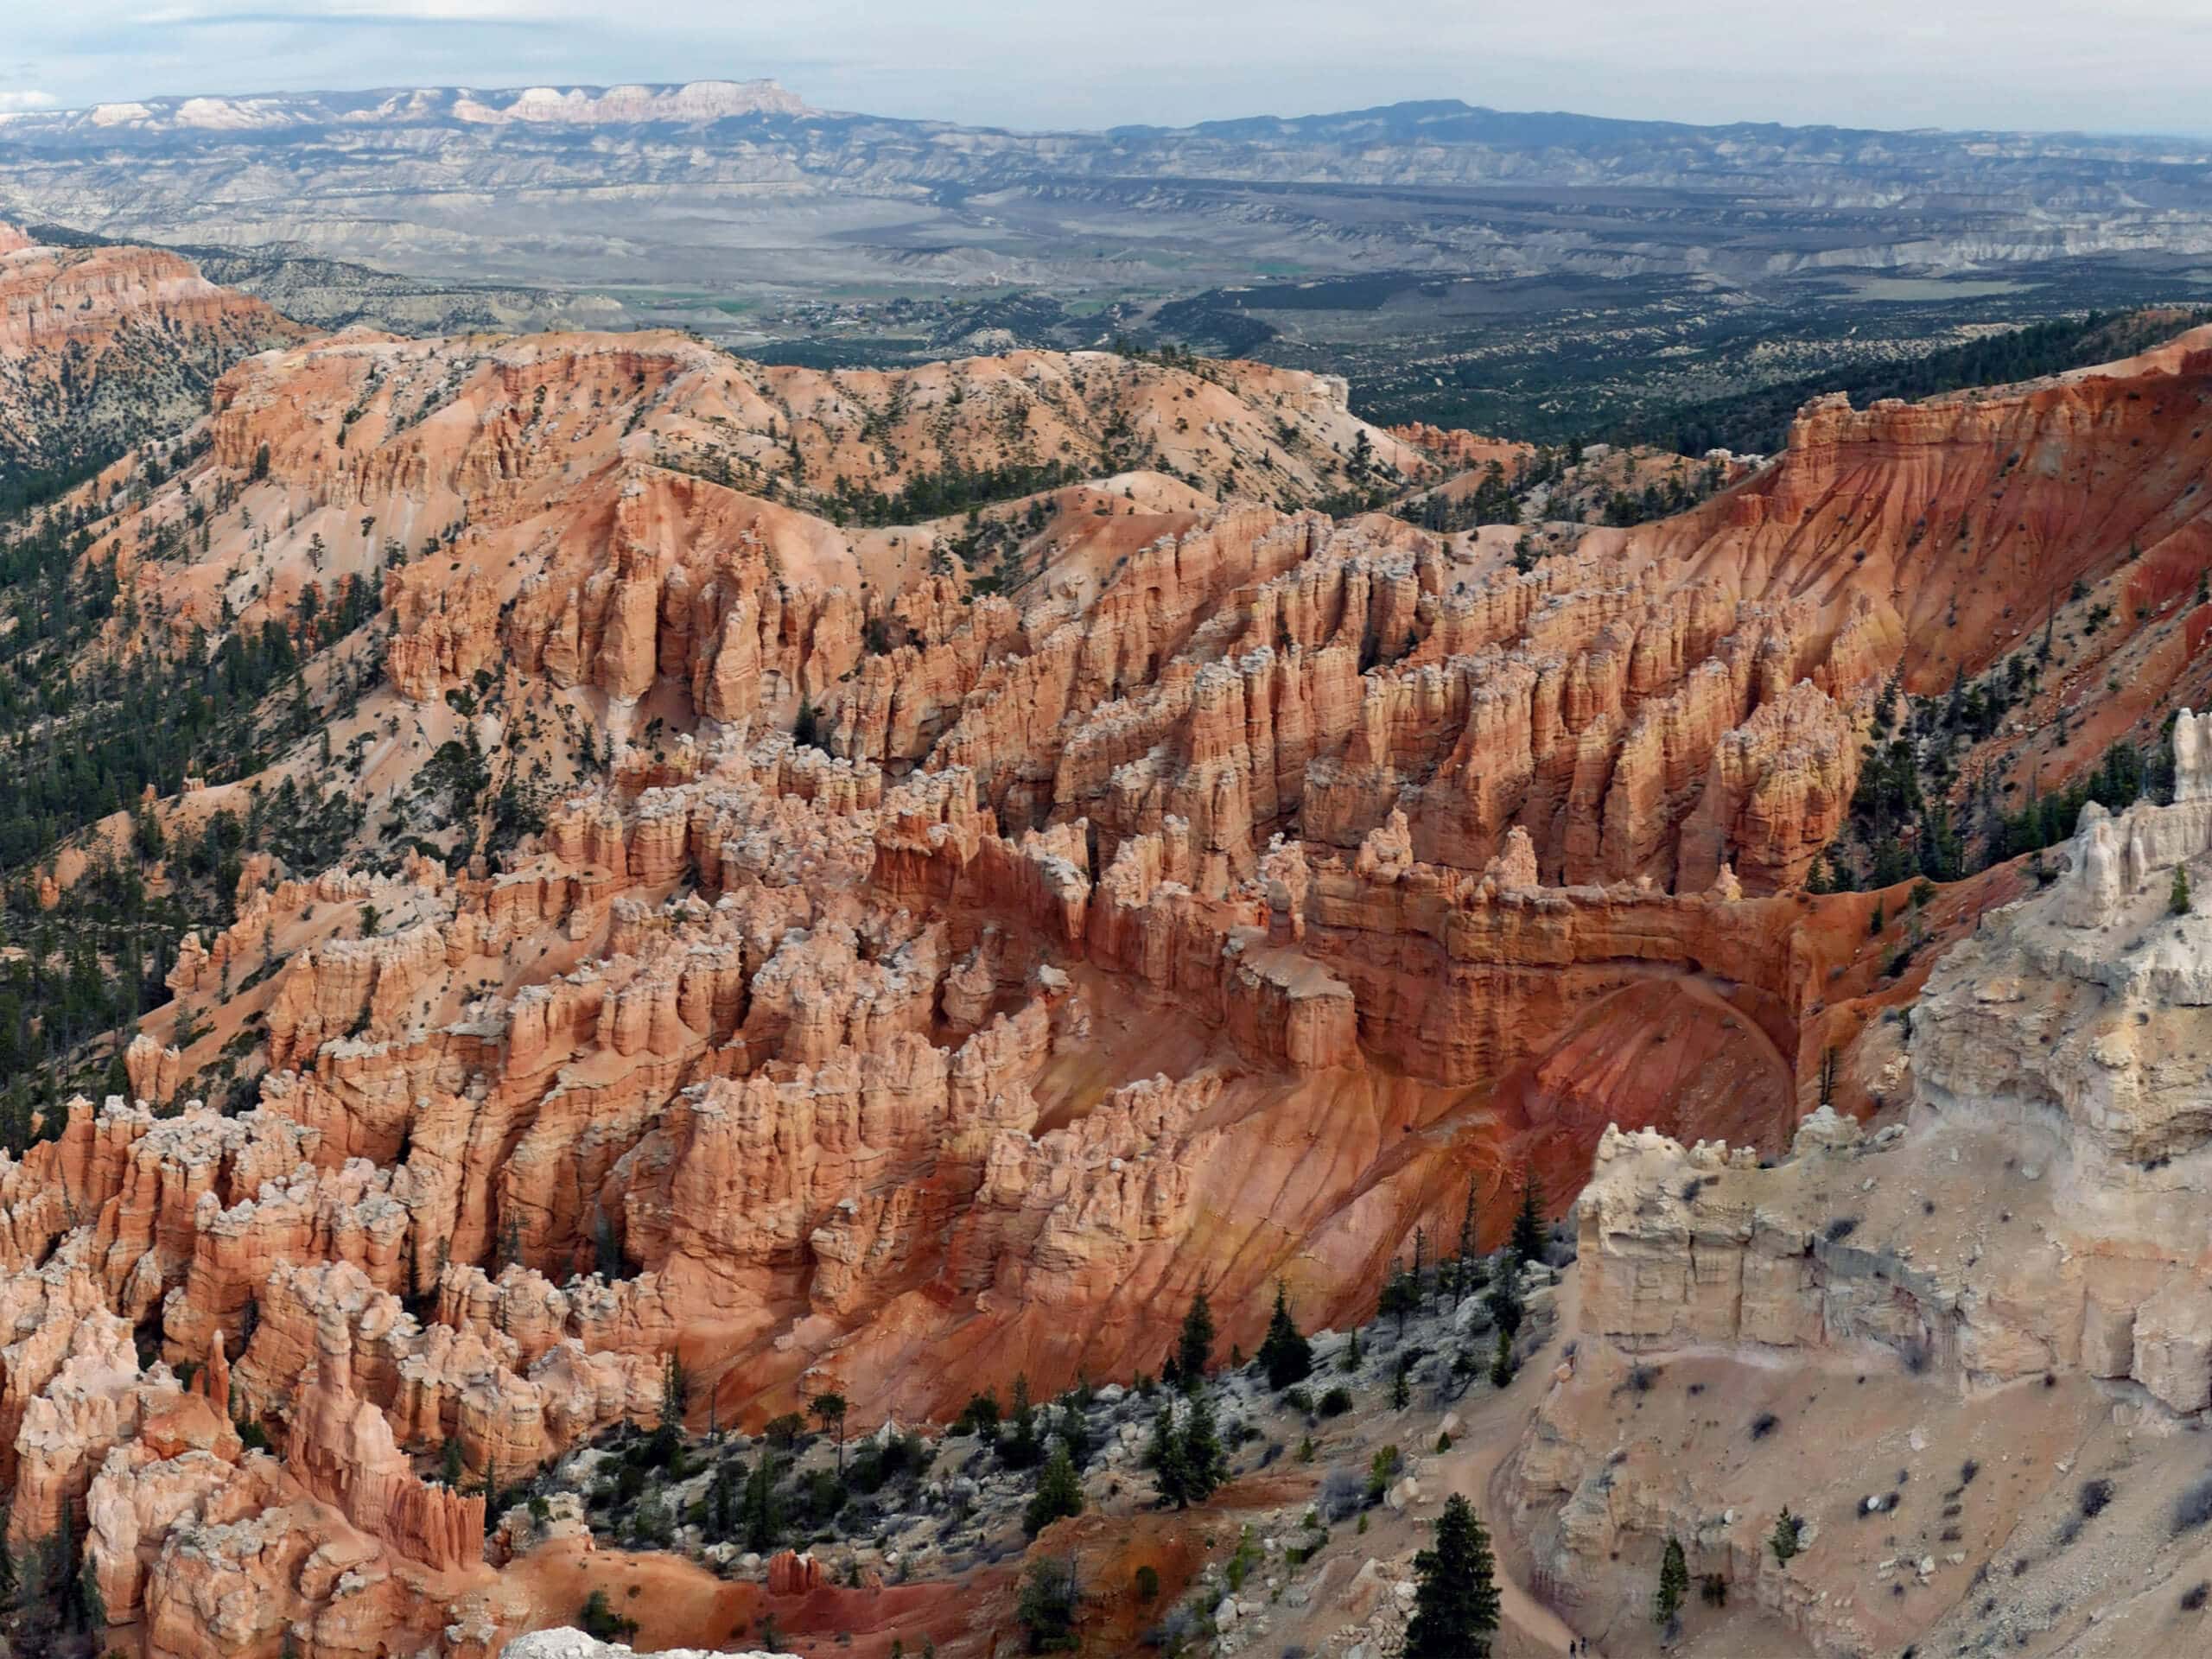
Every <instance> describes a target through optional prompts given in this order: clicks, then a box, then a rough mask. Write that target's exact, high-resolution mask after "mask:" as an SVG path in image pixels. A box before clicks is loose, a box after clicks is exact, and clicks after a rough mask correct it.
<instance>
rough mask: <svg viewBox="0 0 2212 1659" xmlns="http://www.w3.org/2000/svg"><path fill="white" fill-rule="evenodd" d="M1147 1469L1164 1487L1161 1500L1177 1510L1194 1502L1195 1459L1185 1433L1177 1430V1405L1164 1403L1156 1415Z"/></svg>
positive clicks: (1145, 1455) (1169, 1402) (1171, 1402)
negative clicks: (1191, 1455)
mask: <svg viewBox="0 0 2212 1659" xmlns="http://www.w3.org/2000/svg"><path fill="white" fill-rule="evenodd" d="M1144 1460H1145V1466H1146V1467H1147V1468H1149V1469H1150V1470H1151V1471H1152V1472H1153V1475H1154V1478H1155V1479H1156V1480H1157V1481H1158V1482H1159V1483H1160V1502H1161V1503H1173V1505H1174V1506H1175V1507H1176V1508H1177V1509H1184V1508H1186V1507H1187V1506H1188V1505H1189V1503H1190V1502H1191V1459H1190V1454H1189V1452H1187V1451H1186V1450H1185V1446H1184V1442H1183V1435H1182V1431H1180V1430H1179V1429H1178V1428H1177V1427H1175V1402H1173V1400H1163V1401H1161V1402H1160V1409H1159V1410H1158V1411H1157V1412H1155V1413H1154V1414H1153V1419H1152V1444H1151V1445H1150V1446H1147V1447H1146V1448H1145V1454H1144Z"/></svg>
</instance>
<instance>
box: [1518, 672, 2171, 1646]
mask: <svg viewBox="0 0 2212 1659" xmlns="http://www.w3.org/2000/svg"><path fill="white" fill-rule="evenodd" d="M2208 735H2212V733H2208V731H2207V722H2206V721H2202V720H2200V719H2196V718H2195V717H2192V716H2190V715H2186V714H2185V715H2183V717H2182V720H2181V722H2180V724H2179V726H2178V728H2177V733H2176V748H2177V754H2178V755H2179V756H2180V757H2181V760H2182V765H2181V770H2180V773H2179V777H2178V779H2177V797H2178V798H2177V802H2176V804H2173V805H2171V806H2157V805H2150V804H2142V805H2138V806H2136V807H2133V808H2132V809H2130V810H2128V811H2127V812H2126V813H2125V814H2123V815H2121V816H2120V817H2118V818H2113V817H2110V816H2108V815H2107V814H2105V813H2104V812H2103V811H2102V810H2101V808H2098V807H2096V806H2094V804H2093V805H2092V806H2091V807H2090V808H2089V809H2088V810H2087V811H2086V812H2085V813H2084V815H2083V822H2082V829H2081V831H2080V833H2079V834H2078V835H2077V836H2075V840H2074V842H2073V843H2072V844H2071V846H2070V847H2069V853H2068V859H2067V873H2066V874H2064V875H2063V876H2062V877H2061V878H2060V879H2059V880H2058V881H2057V882H2056V884H2055V885H2054V886H2053V887H2050V888H2048V889H2046V890H2044V891H2042V892H2040V893H2037V895H2035V896H2034V897H2032V898H2031V899H2026V900H2024V901H2022V902H2020V903H2018V904H2016V905H2013V906H2008V907H2006V908H2005V909H2002V910H1999V911H1995V912H1990V913H1988V914H1986V915H1985V916H1984V917H1983V918H1981V921H1980V925H1978V927H1977V929H1976V930H1975V931H1974V933H1973V934H1972V935H1971V936H1970V937H1968V938H1965V939H1962V940H1961V942H1960V943H1959V944H1956V945H1955V946H1954V947H1953V948H1952V949H1951V950H1949V951H1948V953H1947V954H1946V955H1945V956H1944V957H1943V958H1942V961H1941V963H1939V964H1938V965H1937V967H1936V969H1935V971H1934V973H1933V974H1932V975H1931V976H1930V977H1929V982H1928V983H1927V986H1926V988H1925V990H1924V991H1923V995H1922V996H1921V998H1920V1000H1919V1001H1918V1002H1917V1003H1916V1006H1915V1007H1913V1008H1912V1009H1911V1011H1910V1016H1909V1023H1910V1029H1911V1036H1910V1045H1909V1058H1910V1065H1911V1069H1912V1079H1913V1084H1912V1100H1911V1104H1910V1109H1909V1111H1908V1112H1907V1113H1906V1115H1905V1116H1904V1119H1903V1120H1902V1121H1901V1122H1897V1123H1895V1124H1892V1125H1891V1127H1889V1128H1884V1129H1882V1130H1881V1131H1880V1132H1879V1133H1878V1134H1877V1135H1872V1137H1867V1136H1865V1135H1863V1134H1862V1132H1861V1131H1860V1130H1859V1128H1858V1127H1857V1126H1856V1125H1854V1124H1852V1123H1851V1122H1848V1121H1847V1120H1843V1119H1839V1118H1836V1117H1834V1116H1831V1115H1828V1114H1827V1113H1825V1112H1824V1113H1821V1114H1817V1115H1815V1116H1814V1117H1812V1118H1809V1119H1808V1121H1807V1122H1805V1123H1804V1124H1803V1125H1802V1127H1801V1128H1799V1130H1798V1132H1797V1136H1796V1152H1795V1155H1794V1156H1793V1157H1792V1158H1791V1159H1790V1160H1789V1161H1787V1162H1786V1163H1784V1164H1783V1165H1781V1166H1778V1167H1771V1168H1769V1167H1762V1166H1761V1165H1760V1164H1759V1162H1758V1159H1757V1158H1756V1156H1755V1155H1752V1154H1748V1153H1747V1152H1745V1151H1742V1150H1738V1151H1734V1152H1732V1151H1731V1150H1730V1149H1729V1148H1728V1147H1726V1145H1725V1144H1713V1143H1707V1142H1703V1141H1700V1143H1698V1144H1697V1145H1695V1146H1694V1147H1687V1148H1686V1147H1684V1146H1683V1145H1682V1144H1681V1143H1680V1142H1678V1141H1673V1140H1669V1139H1667V1138H1665V1137H1662V1136H1660V1135H1655V1134H1652V1133H1649V1132H1648V1131H1647V1132H1644V1133H1642V1134H1637V1135H1614V1134H1608V1135H1607V1137H1606V1139H1605V1143H1604V1144H1603V1145H1602V1146H1601V1147H1600V1148H1599V1155H1598V1161H1597V1171H1596V1175H1595V1178H1594V1179H1593V1180H1592V1184H1591V1185H1590V1187H1589V1188H1588V1190H1587V1191H1586V1192H1585V1193H1584V1195H1583V1197H1582V1198H1581V1200H1580V1205H1579V1216H1580V1243H1581V1262H1580V1272H1581V1275H1582V1296H1581V1304H1580V1342H1579V1343H1578V1344H1577V1350H1576V1354H1575V1363H1574V1365H1573V1370H1572V1372H1571V1374H1568V1375H1567V1376H1565V1379H1564V1380H1563V1381H1562V1382H1561V1383H1560V1385H1559V1386H1558V1387H1557V1388H1556V1389H1554V1392H1553V1394H1552V1395H1551V1397H1550V1398H1549V1399H1548V1401H1547V1402H1545V1404H1544V1405H1543V1407H1542V1408H1541V1410H1540V1412H1539V1413H1538V1414H1537V1418H1536V1421H1535V1426H1534V1427H1533V1429H1532V1430H1531V1432H1530V1433H1529V1437H1528V1439H1527V1440H1525V1442H1524V1443H1523V1446H1522V1450H1521V1452H1520V1455H1519V1461H1518V1465H1517V1468H1516V1473H1515V1486H1514V1491H1515V1502H1516V1514H1517V1515H1518V1516H1519V1517H1520V1519H1521V1521H1522V1524H1524V1525H1525V1526H1526V1527H1527V1528H1528V1529H1529V1532H1530V1534H1531V1536H1532V1538H1533V1540H1534V1541H1535V1551H1536V1555H1537V1560H1538V1563H1539V1567H1540V1570H1541V1573H1542V1574H1543V1576H1544V1579H1545V1581H1546V1582H1547V1583H1548V1584H1549V1585H1550V1586H1552V1587H1553V1588H1554V1591H1555V1592H1557V1593H1558V1594H1560V1596H1561V1597H1562V1598H1564V1599H1565V1600H1566V1601H1567V1603H1568V1604H1569V1605H1571V1606H1573V1608H1574V1609H1575V1610H1576V1613H1577V1615H1578V1617H1577V1621H1576V1622H1577V1624H1578V1625H1579V1626H1580V1628H1583V1629H1586V1630H1588V1629H1595V1630H1606V1629H1608V1628H1609V1627H1632V1626H1634V1625H1635V1624H1637V1623H1639V1622H1642V1621H1643V1605H1642V1604H1643V1602H1644V1601H1645V1600H1646V1599H1648V1596H1649V1581H1650V1580H1649V1574H1650V1573H1652V1572H1653V1571H1654V1567H1655V1563H1656V1559H1657V1554H1658V1552H1659V1550H1660V1548H1661V1547H1662V1542H1663V1541H1664V1539H1665V1538H1667V1537H1668V1536H1670V1535H1671V1536H1674V1537H1675V1538H1677V1539H1679V1540H1681V1541H1683V1542H1684V1543H1685V1545H1686V1546H1687V1547H1688V1552H1689V1557H1690V1567H1691V1571H1692V1573H1694V1574H1702V1573H1707V1572H1708V1571H1711V1572H1718V1573H1721V1574H1722V1575H1723V1576H1725V1577H1726V1579H1728V1580H1730V1581H1731V1582H1732V1584H1733V1586H1735V1591H1736V1593H1737V1595H1738V1597H1741V1598H1742V1599H1745V1600H1751V1601H1755V1602H1756V1604H1757V1605H1758V1607H1759V1608H1761V1609H1762V1610H1764V1612H1766V1613H1768V1614H1770V1615H1773V1616H1776V1617H1778V1618H1781V1619H1783V1620H1784V1621H1785V1622H1786V1623H1787V1624H1790V1625H1793V1626H1794V1627H1796V1630H1798V1631H1799V1633H1800V1634H1801V1635H1802V1638H1803V1639H1804V1640H1805V1641H1806V1642H1807V1643H1808V1644H1809V1645H1810V1646H1811V1647H1812V1648H1813V1649H1815V1651H1817V1652H1821V1653H1823V1654H1838V1655H1842V1654H1854V1655H1855V1654H1863V1653H1869V1652H1880V1651H1887V1650H1891V1649H1897V1648H1900V1647H1906V1646H1912V1645H1916V1644H1917V1645H1919V1646H1921V1648H1922V1649H1923V1650H1924V1651H1951V1650H1953V1649H1954V1648H1955V1646H1957V1645H1959V1644H1961V1643H1962V1644H1964V1648H1963V1650H1967V1651H1973V1650H1976V1649H1978V1648H1980V1647H1984V1646H1993V1645H2001V1646H2002V1648H2003V1649H2004V1650H2005V1651H2008V1652H2023V1653H2030V1654H2050V1653H2059V1652H2064V1653H2069V1654H2107V1653H2108V1654H2120V1653H2128V1652H2139V1651H2144V1650H2145V1649H2146V1648H2147V1647H2148V1646H2149V1645H2151V1644H2152V1643H2156V1642H2158V1641H2162V1640H2171V1639H2180V1638H2179V1631H2181V1630H2190V1631H2194V1630H2196V1626H2197V1624H2198V1623H2199V1621H2198V1620H2196V1619H2195V1618H2192V1617H2191V1614H2192V1609H2193V1606H2199V1605H2202V1599H2201V1597H2200V1598H2198V1599H2197V1600H2196V1602H2195V1603H2194V1604H2193V1603H2192V1602H2191V1601H2190V1599H2189V1597H2188V1593H2187V1592H2189V1591H2190V1586H2192V1585H2194V1584H2195V1583H2196V1582H2197V1581H2198V1580H2200V1579H2201V1578H2202V1575H2203V1573H2204V1571H2205V1569H2206V1567H2208V1565H2212V1541H2208V1540H2207V1539H2206V1538H2205V1537H2204V1535H2203V1534H2202V1525H2203V1522H2204V1520H2205V1518H2206V1516H2205V1512H2204V1511H2203V1510H2202V1509H2201V1508H2200V1507H2198V1506H2197V1504H2196V1501H2195V1499H2194V1497H2193V1496H2192V1494H2193V1493H2194V1492H2195V1491H2196V1490H2197V1488H2198V1485H2199V1484H2201V1483H2202V1480H2203V1478H2204V1474H2203V1469H2202V1459H2201V1458H2198V1457H2196V1456H2194V1455H2192V1454H2191V1453H2190V1452H2189V1450H2188V1446H2189V1443H2190V1435H2191V1433H2193V1432H2194V1431H2195V1430H2196V1429H2198V1428H2200V1427H2202V1421H2203V1419H2204V1414H2205V1413H2206V1411H2207V1409H2208V1408H2212V1325H2208V1322H2207V1308H2208V1306H2212V1303H2208V1288H2207V1286H2206V1283H2205V1281H2204V1277H2203V1262H2202V1250H2201V1248H2200V1246H2201V1242H2202V1234H2203V1230H2204V1226H2205V1221H2206V1217H2207V1216H2208V1214H2212V1196H2208V1192H2207V1189H2206V1186H2205V1185H2204V1180H2203V1173H2202V1166H2203V1161H2204V1157H2205V1147H2206V1144H2207V1138H2206V1127H2207V1121H2208V1120H2207V1111H2208V1096H2207V1095H2206V1091H2205V1089H2204V1084H2203V1078H2202V1066H2201V1065H2198V1064H2196V1063H2195V1061H2194V1058H2192V1057H2193V1056H2194V1055H2195V1054H2196V1052H2198V1051H2199V1046H2200V1045H2201V1041H2202V1030H2201V1027H2202V1024H2203V1020H2204V1014H2203V1008H2204V1007H2205V1006H2206V1004H2207V1001H2208V998H2209V997H2212V992H2208V990H2207V988H2206V986H2205V983H2204V974H2205V963H2207V962H2208V961H2212V931H2209V930H2212V924H2208V923H2207V921H2206V920H2205V918H2203V917H2202V916H2201V915H2199V914H2197V913H2196V912H2194V911H2193V910H2190V909H2188V908H2187V900H2186V899H2181V898H2177V894H2178V893H2179V892H2180V889H2179V887H2177V876H2176V873H2177V871H2185V872H2187V873H2189V874H2190V875H2193V876H2194V877H2195V878H2196V879H2197V880H2202V879H2203V877H2204V875H2205V874H2206V872H2207V870H2208V868H2212V865H2209V864H2208V860H2207V855H2208V852H2212V775H2208V772H2207V770H2206V766H2205V758H2206V757H2205V740H2206V737H2207V736H2208ZM2177 906H2180V907H2181V909H2182V911H2183V913H2179V914H2177V913H2176V910H2177ZM1624 1389H1630V1390H1631V1396H1630V1397H1633V1398H1634V1399H1635V1401H1636V1413H1637V1414H1641V1421H1637V1420H1636V1419H1635V1418H1634V1417H1632V1416H1630V1415H1624V1411H1623V1409H1622V1404H1621V1402H1622V1399H1623V1390H1624ZM1696 1395H1707V1396H1708V1397H1709V1398H1710V1399H1712V1400H1713V1401H1715V1402H1719V1405H1718V1408H1714V1407H1711V1406H1707V1405H1704V1404H1702V1403H1701V1402H1699V1401H1697V1400H1695V1399H1694V1398H1692V1397H1691V1396H1696ZM1893 1465H1895V1467H1896V1472H1895V1474H1894V1475H1892V1474H1891V1472H1890V1471H1891V1467H1892V1466H1893ZM1977 1476H1979V1477H1980V1478H1977ZM1939 1492H1940V1496H1939V1495H1938V1494H1939ZM1785 1506H1786V1507H1787V1508H1788V1509H1789V1510H1791V1511H1792V1512H1794V1513H1795V1514H1796V1516H1800V1517H1802V1520H1803V1522H1804V1523H1805V1524H1804V1528H1803V1532H1802V1549H1801V1551H1800V1552H1799V1553H1797V1554H1794V1555H1793V1556H1791V1557H1789V1559H1786V1560H1781V1559H1777V1552H1776V1551H1775V1550H1774V1549H1773V1548H1771V1547H1770V1546H1771V1539H1772V1535H1773V1529H1774V1528H1775V1525H1776V1523H1777V1516H1779V1515H1780V1513H1781V1512H1782V1510H1783V1508H1784V1507H1785ZM2000 1569H2002V1570H2000ZM2177 1621H2178V1624H2177ZM1693 1622H1694V1624H1702V1625H1703V1626H1704V1627H1705V1628H1703V1629H1700V1630H1698V1631H1697V1638H1698V1639H1697V1641H1696V1642H1695V1643H1693V1647H1694V1649H1698V1650H1707V1651H1713V1652H1725V1651H1728V1650H1730V1649H1729V1645H1728V1644H1729V1643H1730V1641H1731V1639H1732V1638H1731V1637H1730V1636H1729V1634H1728V1628H1729V1627H1728V1624H1727V1622H1726V1619H1725V1618H1717V1617H1708V1618H1704V1619H1702V1620H1694V1621H1693ZM2189 1639H2194V1638H2193V1637H2191V1638H2189ZM1627 1650H1633V1649H1627Z"/></svg>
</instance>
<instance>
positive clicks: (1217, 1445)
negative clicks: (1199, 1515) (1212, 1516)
mask: <svg viewBox="0 0 2212 1659" xmlns="http://www.w3.org/2000/svg"><path fill="white" fill-rule="evenodd" d="M1183 1460H1184V1462H1185V1464H1187V1465H1189V1468H1190V1481H1191V1497H1192V1498H1193V1499H1194V1500H1195V1501H1197V1502H1198V1503H1204V1502H1205V1500H1206V1499H1207V1498H1209V1497H1212V1496H1213V1494H1214V1491H1215V1489H1216V1488H1217V1487H1218V1486H1220V1484H1222V1483H1223V1482H1224V1481H1225V1480H1227V1479H1228V1478H1229V1453H1228V1452H1227V1451H1226V1450H1225V1449H1224V1447H1223V1446H1222V1444H1221V1433H1220V1430H1219V1429H1218V1428H1217V1427H1216V1426H1215V1423H1214V1417H1213V1402H1212V1401H1211V1400H1210V1399H1209V1398H1207V1396H1206V1391H1205V1389H1199V1390H1198V1392H1197V1393H1196V1394H1194V1395H1192V1396H1191V1415H1190V1418H1189V1420H1188V1421H1186V1422H1185V1423H1184V1425H1183Z"/></svg>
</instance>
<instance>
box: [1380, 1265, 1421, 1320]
mask: <svg viewBox="0 0 2212 1659" xmlns="http://www.w3.org/2000/svg"><path fill="white" fill-rule="evenodd" d="M1420 1300H1421V1293H1420V1291H1418V1290H1417V1289H1416V1288H1415V1287H1414V1277H1413V1275H1412V1274H1409V1273H1408V1272H1407V1271H1406V1270H1405V1268H1402V1267H1399V1266H1397V1265H1396V1264H1395V1263H1393V1264H1392V1266H1391V1269H1390V1277H1389V1280H1388V1281H1386V1282H1385V1283H1384V1285H1383V1295H1382V1298H1381V1300H1378V1301H1377V1302H1376V1307H1375V1311H1376V1313H1387V1314H1389V1316H1390V1317H1391V1318H1392V1319H1395V1320H1396V1321H1397V1325H1398V1334H1399V1335H1400V1336H1401V1337H1402V1336H1404V1335H1405V1334H1406V1315H1407V1314H1408V1313H1412V1312H1413V1311H1414V1306H1415V1305H1416V1304H1417V1303H1418V1302H1419V1301H1420Z"/></svg>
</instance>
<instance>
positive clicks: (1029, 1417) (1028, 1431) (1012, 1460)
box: [999, 1371, 1045, 1469]
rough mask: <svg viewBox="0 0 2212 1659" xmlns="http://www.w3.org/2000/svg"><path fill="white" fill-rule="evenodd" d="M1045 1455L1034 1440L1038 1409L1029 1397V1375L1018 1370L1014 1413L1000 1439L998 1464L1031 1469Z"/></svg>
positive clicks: (1015, 1382) (1040, 1445) (1035, 1437)
mask: <svg viewBox="0 0 2212 1659" xmlns="http://www.w3.org/2000/svg"><path fill="white" fill-rule="evenodd" d="M1044 1452H1045V1448H1044V1446H1043V1445H1042V1444H1041V1443H1040V1442H1039V1440H1038V1438H1037V1408H1036V1406H1035V1404H1034V1403H1033V1402H1032V1401H1031V1400H1030V1398H1029V1374H1028V1373H1027V1371H1019V1372H1016V1373H1015V1375H1014V1410H1013V1412H1012V1413H1011V1414H1009V1416H1008V1418H1007V1433H1005V1434H1004V1435H1003V1436H1001V1438H1000V1440H999V1461H1000V1462H1001V1463H1003V1464H1005V1465H1006V1466H1007V1468H1009V1469H1033V1468H1034V1467H1036V1465H1037V1460H1038V1459H1039V1458H1040V1457H1042V1456H1043V1455H1044Z"/></svg>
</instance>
